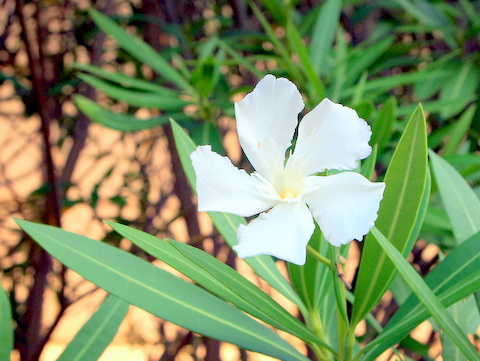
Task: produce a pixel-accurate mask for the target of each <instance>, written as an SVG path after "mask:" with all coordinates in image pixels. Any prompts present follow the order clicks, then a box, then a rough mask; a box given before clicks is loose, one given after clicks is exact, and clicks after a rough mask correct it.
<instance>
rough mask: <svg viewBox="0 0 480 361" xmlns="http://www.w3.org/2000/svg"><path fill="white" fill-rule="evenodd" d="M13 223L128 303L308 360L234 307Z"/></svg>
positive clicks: (160, 274) (53, 231) (59, 234)
mask: <svg viewBox="0 0 480 361" xmlns="http://www.w3.org/2000/svg"><path fill="white" fill-rule="evenodd" d="M16 222H17V223H18V224H19V225H20V227H22V228H23V230H25V231H26V232H27V233H28V234H29V235H30V236H31V237H32V238H33V239H35V240H36V241H37V242H38V243H39V244H40V245H41V246H42V247H43V248H44V249H45V250H46V251H47V252H48V253H50V254H51V255H52V256H53V257H55V258H57V259H58V260H59V261H61V262H62V263H64V264H65V265H66V266H67V267H69V268H71V269H72V270H74V271H75V272H77V273H78V274H80V275H81V276H83V277H84V278H86V279H87V280H89V281H91V282H93V283H94V284H96V285H97V286H99V287H101V288H103V289H105V290H106V291H107V292H109V293H112V294H114V295H116V296H117V297H120V298H122V299H123V300H125V301H126V302H128V303H130V304H132V305H135V306H137V307H140V308H142V309H144V310H146V311H148V312H150V313H152V314H154V315H156V316H158V317H161V318H163V319H165V320H167V321H170V322H173V323H175V324H177V325H179V326H182V327H185V328H187V329H189V330H192V331H193V332H197V333H200V334H203V335H206V336H209V337H212V338H216V339H218V340H221V341H226V342H230V343H233V344H235V345H237V346H240V347H242V348H245V349H248V350H252V351H255V352H260V353H263V354H266V355H269V356H272V357H276V358H279V359H281V360H302V361H307V360H308V359H307V358H306V357H305V356H303V355H301V354H300V353H299V352H298V351H297V350H295V349H294V348H293V347H292V346H291V345H290V344H289V343H287V342H286V341H285V340H283V339H282V338H281V337H279V336H278V335H277V334H275V333H274V332H273V331H271V330H270V329H268V328H266V327H265V326H263V325H261V324H260V323H258V322H257V321H255V320H254V319H252V318H251V317H250V316H247V315H245V314H244V313H242V312H241V311H240V310H238V309H237V308H235V307H233V306H231V305H229V304H227V303H226V302H225V301H223V300H221V299H219V298H217V297H215V296H213V295H212V294H210V293H208V292H207V291H205V290H203V289H201V288H200V287H198V286H195V285H193V284H191V283H189V282H187V281H184V280H182V279H180V278H178V277H175V276H174V275H172V274H171V273H169V272H167V271H164V270H162V269H160V268H158V267H155V266H154V265H152V264H150V263H148V262H146V261H144V260H142V259H140V258H138V257H135V256H134V255H132V254H130V253H127V252H124V251H122V250H119V249H118V248H115V247H112V246H109V245H107V244H104V243H102V242H97V241H94V240H93V239H90V238H87V237H84V236H81V235H78V234H74V233H70V232H66V231H64V230H61V229H59V228H55V227H51V226H46V225H40V224H35V223H31V222H27V221H22V220H16Z"/></svg>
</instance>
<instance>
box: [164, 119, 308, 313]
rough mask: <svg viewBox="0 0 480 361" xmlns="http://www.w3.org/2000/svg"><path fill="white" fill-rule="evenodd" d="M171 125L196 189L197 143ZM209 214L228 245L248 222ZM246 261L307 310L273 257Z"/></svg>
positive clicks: (233, 241)
mask: <svg viewBox="0 0 480 361" xmlns="http://www.w3.org/2000/svg"><path fill="white" fill-rule="evenodd" d="M171 125H172V130H173V135H174V138H175V145H176V147H177V151H178V154H179V156H180V161H181V163H182V166H183V170H184V171H185V174H186V176H187V179H188V181H189V182H190V185H191V186H192V188H193V189H194V190H196V176H195V171H194V169H193V166H192V161H191V159H190V154H192V152H193V151H195V149H196V145H195V143H194V142H193V141H192V139H190V137H189V136H188V135H187V134H186V133H185V131H184V130H183V129H182V128H181V127H180V126H179V125H178V124H177V123H176V122H175V121H171ZM208 214H209V216H210V218H211V219H212V221H213V224H214V225H215V227H216V228H217V230H218V231H219V232H220V233H221V234H222V236H223V238H224V239H225V241H226V242H227V243H228V245H229V246H230V247H232V246H234V245H236V244H237V229H238V226H239V225H240V224H247V222H246V221H245V218H243V217H240V216H235V215H233V214H227V213H221V212H208ZM244 261H245V262H246V263H247V264H248V265H249V266H250V267H252V269H253V270H254V271H255V272H256V273H257V274H258V275H259V276H260V277H262V278H263V279H264V280H265V281H267V282H268V284H269V285H270V286H272V287H273V288H275V289H276V290H277V291H279V292H280V293H281V294H283V295H284V296H285V297H287V298H288V299H289V300H291V301H292V302H293V303H295V304H296V305H297V306H298V307H299V308H300V310H302V311H304V310H305V306H304V305H303V302H302V301H301V300H300V297H299V296H298V295H297V294H296V293H295V292H294V291H293V289H292V287H291V286H290V284H289V283H288V282H287V280H286V279H285V277H283V275H282V274H281V273H280V271H279V270H278V268H277V267H276V266H275V262H274V261H273V258H272V257H270V256H267V255H262V256H256V257H247V258H245V259H244Z"/></svg>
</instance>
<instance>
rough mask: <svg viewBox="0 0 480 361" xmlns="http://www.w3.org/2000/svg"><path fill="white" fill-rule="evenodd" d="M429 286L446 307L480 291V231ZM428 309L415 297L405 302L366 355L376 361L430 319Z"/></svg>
mask: <svg viewBox="0 0 480 361" xmlns="http://www.w3.org/2000/svg"><path fill="white" fill-rule="evenodd" d="M425 283H426V284H427V285H428V287H429V288H430V289H431V290H432V291H433V292H434V293H435V294H436V295H437V297H438V298H439V299H440V300H441V302H442V303H443V305H444V306H445V307H448V306H450V305H452V304H454V303H455V302H457V301H459V300H461V299H463V298H465V297H467V296H468V295H470V294H472V293H474V292H476V291H477V290H479V289H480V232H479V233H477V234H475V235H474V236H472V237H470V238H469V239H468V240H466V241H465V242H463V243H462V244H461V245H459V246H458V247H457V248H455V250H454V251H452V252H451V253H450V254H449V255H448V256H447V257H446V258H445V259H444V260H443V261H442V262H440V264H438V265H437V266H436V267H435V268H434V269H433V270H432V271H431V272H430V273H429V274H428V275H427V277H426V278H425ZM429 316H430V315H429V313H428V311H427V309H426V308H425V307H424V306H423V304H422V303H420V301H419V300H418V298H417V297H416V296H415V295H414V294H412V295H410V296H409V297H408V299H407V300H406V301H405V302H403V303H402V305H401V307H400V309H399V310H398V311H397V312H396V313H395V315H394V316H393V317H392V318H391V319H390V321H389V322H388V324H387V325H386V327H385V328H384V330H383V332H382V333H380V334H379V335H378V336H377V337H376V338H375V340H374V341H373V342H371V343H370V344H369V345H368V346H366V347H365V349H364V350H362V352H364V353H365V356H364V358H365V359H368V360H373V359H375V357H377V356H378V355H380V354H381V353H382V352H383V351H384V350H386V349H387V348H389V347H391V346H393V345H394V344H396V343H398V342H399V341H400V340H402V339H403V338H404V337H405V336H407V335H408V333H409V332H410V331H411V330H413V329H414V328H415V327H416V326H417V325H419V324H420V323H421V322H423V321H424V320H426V319H427V318H428V317H429Z"/></svg>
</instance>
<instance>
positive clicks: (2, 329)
mask: <svg viewBox="0 0 480 361" xmlns="http://www.w3.org/2000/svg"><path fill="white" fill-rule="evenodd" d="M12 350H13V325H12V309H11V308H10V302H9V301H8V296H7V293H6V292H5V290H4V289H3V287H2V286H0V361H10V353H11V352H12Z"/></svg>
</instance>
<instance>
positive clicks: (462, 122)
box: [442, 105, 477, 157]
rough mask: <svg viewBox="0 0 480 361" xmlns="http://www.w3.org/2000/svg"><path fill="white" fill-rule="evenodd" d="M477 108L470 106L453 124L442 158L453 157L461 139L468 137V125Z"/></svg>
mask: <svg viewBox="0 0 480 361" xmlns="http://www.w3.org/2000/svg"><path fill="white" fill-rule="evenodd" d="M476 109H477V107H476V106H475V105H471V106H470V107H468V109H467V110H465V112H464V113H463V114H462V116H461V117H460V119H458V121H456V122H455V123H454V124H453V127H452V129H451V130H450V132H449V137H448V139H447V142H446V143H445V146H444V147H443V153H442V154H443V156H444V157H447V156H449V155H454V154H455V153H456V151H457V149H458V147H459V146H460V144H461V143H462V140H463V138H465V136H466V135H468V130H469V129H470V124H472V120H473V116H474V114H475V110H476Z"/></svg>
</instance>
